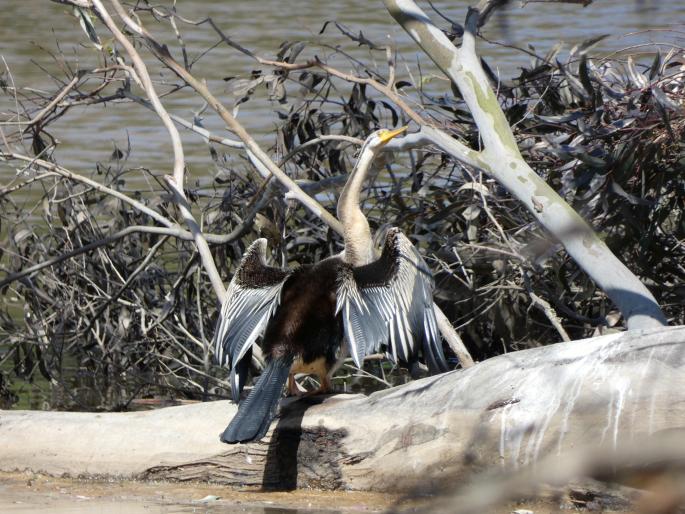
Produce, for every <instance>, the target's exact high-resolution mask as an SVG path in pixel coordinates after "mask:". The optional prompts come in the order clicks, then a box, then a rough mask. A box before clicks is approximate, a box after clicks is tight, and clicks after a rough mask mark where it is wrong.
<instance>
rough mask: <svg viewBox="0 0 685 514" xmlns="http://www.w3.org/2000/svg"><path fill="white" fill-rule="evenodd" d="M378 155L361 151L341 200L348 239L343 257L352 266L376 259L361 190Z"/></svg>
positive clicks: (340, 212) (339, 214) (370, 150)
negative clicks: (363, 209) (362, 205)
mask: <svg viewBox="0 0 685 514" xmlns="http://www.w3.org/2000/svg"><path fill="white" fill-rule="evenodd" d="M375 153H376V152H374V151H373V150H372V149H370V148H366V149H364V150H362V154H361V155H360V156H359V160H358V161H357V166H356V167H355V168H354V170H353V171H352V174H351V176H350V177H349V179H348V180H347V183H346V184H345V187H344V188H343V191H342V193H341V194H340V199H339V200H338V209H337V211H338V219H339V220H340V221H341V223H342V224H343V230H344V237H345V252H344V254H343V256H344V257H343V258H344V260H345V262H348V263H350V264H352V265H353V266H362V265H364V264H368V263H370V262H371V261H373V260H374V257H375V254H374V250H373V240H372V238H371V228H370V227H369V222H368V221H367V220H366V216H364V213H363V212H362V211H361V209H360V207H359V201H360V195H361V188H362V185H363V184H364V180H365V179H366V174H367V172H368V170H369V168H370V166H371V162H372V161H373V158H374V157H375Z"/></svg>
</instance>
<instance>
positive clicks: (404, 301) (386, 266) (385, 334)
mask: <svg viewBox="0 0 685 514" xmlns="http://www.w3.org/2000/svg"><path fill="white" fill-rule="evenodd" d="M433 288H434V285H433V278H432V276H431V273H430V270H429V269H428V266H427V265H426V263H425V262H424V260H423V258H422V257H421V254H419V252H418V250H417V249H416V248H415V247H414V245H412V243H411V242H410V241H409V239H407V238H406V236H404V235H403V234H402V232H400V230H399V229H397V228H394V229H391V230H390V231H388V235H387V237H386V240H385V246H384V248H383V252H382V254H381V256H380V257H379V258H378V259H377V260H376V261H374V262H372V263H370V264H367V265H366V266H359V267H352V266H344V267H343V268H342V271H341V274H340V277H339V282H338V303H337V310H338V312H342V314H343V316H342V317H343V327H344V331H345V336H346V337H347V340H348V342H349V346H350V352H351V354H352V358H353V360H354V362H355V363H356V364H357V366H361V363H362V360H363V359H364V357H365V356H366V355H370V354H372V353H377V352H379V351H381V350H382V349H383V348H384V347H388V348H387V350H388V353H389V355H390V356H391V357H392V358H393V359H394V360H395V361H398V362H404V363H409V362H412V361H415V360H416V359H417V358H418V355H419V353H423V355H424V359H425V361H426V364H427V365H428V367H429V369H430V371H431V372H432V373H437V372H441V371H446V370H447V369H448V368H447V362H446V361H445V356H444V354H443V352H442V344H441V341H440V337H439V334H438V328H437V321H436V319H435V312H434V310H433Z"/></svg>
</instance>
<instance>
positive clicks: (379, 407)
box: [0, 327, 685, 491]
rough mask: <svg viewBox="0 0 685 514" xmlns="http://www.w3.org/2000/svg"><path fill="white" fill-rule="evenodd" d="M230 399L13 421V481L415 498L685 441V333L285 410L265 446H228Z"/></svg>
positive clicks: (1, 416)
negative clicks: (580, 450)
mask: <svg viewBox="0 0 685 514" xmlns="http://www.w3.org/2000/svg"><path fill="white" fill-rule="evenodd" d="M235 411H236V408H235V406H234V405H232V404H231V403H230V402H227V401H220V402H212V403H204V404H195V405H188V406H182V407H171V408H166V409H160V410H156V411H148V412H135V413H107V414H99V413H69V412H29V411H0V470H1V471H12V470H17V469H18V470H24V469H30V470H33V471H43V472H47V473H49V474H55V475H61V474H68V475H73V476H78V475H84V474H87V475H108V476H120V477H127V478H146V479H172V480H212V481H216V482H220V483H225V484H230V485H257V486H259V485H261V486H265V487H278V488H286V489H287V488H295V487H315V488H323V489H335V488H346V489H357V490H386V491H390V490H406V488H408V487H412V486H417V485H419V484H421V483H422V482H424V481H426V480H427V479H429V478H432V479H437V478H446V479H449V480H455V481H456V480H460V479H461V478H463V477H464V476H465V475H466V474H467V473H470V472H472V471H478V470H481V469H485V468H493V467H498V468H504V469H507V468H508V469H516V468H517V467H519V466H522V465H525V464H528V463H531V462H534V461H536V460H538V459H540V458H542V457H543V456H549V455H555V454H557V453H558V454H561V453H564V452H568V451H571V450H573V448H576V447H580V446H583V447H586V446H588V445H591V444H597V445H603V446H604V447H605V448H606V446H607V445H609V447H612V446H614V447H619V446H621V445H622V444H626V443H630V441H631V440H638V439H639V438H643V437H647V436H653V435H654V436H656V435H657V434H659V433H666V432H667V431H668V432H672V431H675V430H683V431H684V433H685V327H672V328H664V329H658V330H650V331H629V332H622V333H616V334H611V335H606V336H602V337H597V338H593V339H586V340H582V341H572V342H568V343H559V344H555V345H551V346H546V347H541V348H534V349H530V350H525V351H521V352H516V353H510V354H507V355H502V356H500V357H496V358H493V359H490V360H487V361H485V362H481V363H479V364H477V365H476V366H474V367H472V368H469V369H467V370H460V371H454V372H451V373H446V374H443V375H439V376H436V377H431V378H427V379H423V380H419V381H416V382H412V383H410V384H407V385H406V386H402V387H397V388H394V389H390V390H387V391H382V392H378V393H375V394H372V395H371V396H368V397H365V396H361V395H354V396H352V395H335V396H327V397H320V398H311V399H309V400H306V399H305V400H293V399H287V400H283V401H282V404H281V411H282V414H281V416H280V418H278V419H277V420H276V421H275V422H274V427H272V431H271V432H270V434H269V435H268V436H267V437H266V438H265V439H264V440H263V441H261V442H257V443H251V444H247V445H235V446H227V445H224V444H222V443H220V442H219V434H220V432H221V431H222V430H223V429H224V427H225V426H226V424H227V422H228V421H229V419H230V417H231V416H232V415H233V414H234V413H235Z"/></svg>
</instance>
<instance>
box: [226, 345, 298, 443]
mask: <svg viewBox="0 0 685 514" xmlns="http://www.w3.org/2000/svg"><path fill="white" fill-rule="evenodd" d="M292 362H293V358H292V357H280V358H276V359H271V360H270V361H269V363H268V364H267V365H266V368H265V369H264V372H263V373H262V374H261V376H260V377H259V380H257V383H256V384H255V386H254V388H253V389H252V391H251V392H250V394H249V396H248V397H247V398H246V399H245V400H244V401H243V402H242V403H241V404H240V406H239V407H238V412H237V413H236V415H235V416H234V417H233V419H232V420H231V422H230V423H229V424H228V427H226V430H224V433H223V434H222V435H221V440H222V441H223V442H224V443H229V444H232V443H243V442H247V441H253V440H255V439H261V438H262V437H264V436H265V435H266V432H267V431H268V430H269V425H271V420H273V419H274V416H275V415H276V407H277V406H278V400H280V398H281V394H282V393H283V385H284V384H285V382H286V380H288V374H289V373H290V366H291V364H292Z"/></svg>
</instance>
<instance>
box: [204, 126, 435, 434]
mask: <svg viewBox="0 0 685 514" xmlns="http://www.w3.org/2000/svg"><path fill="white" fill-rule="evenodd" d="M406 129H407V127H401V128H399V129H394V130H389V129H380V130H377V131H375V132H373V133H371V134H370V135H369V137H368V138H367V139H366V141H365V142H364V144H363V145H362V149H361V150H360V153H359V158H358V160H357V163H356V165H355V167H354V169H353V171H352V173H351V174H350V176H349V177H348V179H347V182H346V184H345V187H344V188H343V191H342V192H341V194H340V197H339V199H338V204H337V215H338V219H339V220H340V221H341V223H342V225H343V236H344V249H343V251H342V252H341V253H339V254H336V255H333V256H330V257H327V258H325V259H323V260H321V261H319V262H317V263H316V264H313V265H304V266H300V267H298V268H295V269H281V268H278V267H274V266H270V265H268V264H267V241H266V239H264V238H260V239H257V240H255V241H254V242H253V243H252V244H251V245H250V246H249V247H248V248H247V250H246V251H245V253H244V254H243V256H242V258H241V261H240V264H239V265H238V267H237V269H236V271H235V273H234V275H233V278H232V279H231V282H230V283H229V285H228V288H227V291H226V296H225V300H224V301H223V304H222V306H221V311H220V314H219V318H218V320H217V325H216V329H215V333H214V338H213V342H212V344H213V348H214V354H215V358H216V361H217V362H218V364H220V365H222V366H225V367H228V368H229V369H230V385H231V395H232V399H233V401H234V402H235V403H239V406H238V412H237V413H236V415H235V416H234V417H233V418H232V419H231V421H230V423H229V425H228V427H227V428H226V429H225V430H224V432H223V433H222V435H221V437H220V439H221V441H223V442H225V443H229V444H233V443H243V442H248V441H252V440H258V439H261V438H262V437H264V436H265V435H266V433H267V432H268V429H269V426H270V424H271V421H272V420H273V418H274V417H275V415H276V410H277V407H278V403H279V400H280V398H281V396H282V394H283V389H284V386H285V385H286V383H287V384H288V390H289V391H290V393H293V394H297V392H298V391H297V385H296V383H295V380H294V376H295V374H298V373H307V374H315V375H318V377H319V379H320V384H321V385H320V387H319V389H318V390H316V391H314V392H313V393H312V394H318V393H325V392H328V391H329V390H330V388H331V377H332V375H333V373H334V372H335V370H336V369H337V367H338V366H339V365H340V363H341V362H342V360H343V359H344V358H345V357H346V356H347V354H348V353H349V354H350V355H351V357H352V359H353V361H354V362H355V364H356V365H357V366H358V367H361V366H362V361H363V359H364V357H365V356H367V355H370V354H374V353H378V352H381V351H385V352H386V354H387V355H388V356H389V358H390V359H392V360H393V361H395V362H397V363H399V364H401V365H413V364H416V362H417V361H418V358H419V353H422V354H423V358H424V360H425V363H426V365H427V366H428V369H429V371H430V372H431V373H440V372H444V371H447V370H448V366H447V362H446V360H445V356H444V353H443V351H442V342H441V340H440V337H439V333H438V328H437V321H436V317H435V312H434V310H433V298H432V294H433V289H434V283H433V278H432V274H431V272H430V269H429V268H428V266H427V265H426V263H425V262H424V260H423V258H422V257H421V254H420V253H419V252H418V250H417V249H416V247H414V245H413V244H412V243H411V241H410V240H409V239H408V238H407V237H406V236H405V235H404V234H403V233H402V232H401V230H400V229H399V228H390V229H389V230H388V231H387V234H386V236H385V243H384V245H383V248H382V251H381V253H380V256H378V257H377V256H376V252H375V251H374V246H373V240H372V237H371V230H370V227H369V224H368V221H367V219H366V217H365V216H364V214H363V212H362V211H361V208H360V205H359V198H360V194H361V188H362V186H363V184H364V181H365V179H366V175H367V172H368V170H369V168H370V166H371V163H372V162H373V159H374V158H375V156H376V155H377V154H378V153H379V152H380V150H381V149H382V148H383V146H385V145H386V144H387V143H388V142H389V141H390V140H391V139H393V138H394V137H396V136H398V135H399V134H401V133H403V132H404V131H405V130H406ZM260 339H261V345H260V346H261V348H262V352H263V354H264V356H265V362H266V365H265V368H264V370H263V372H262V374H261V375H260V376H259V378H258V380H257V382H256V384H255V385H254V387H253V388H252V390H251V391H250V393H249V395H248V396H247V398H246V399H244V400H242V401H240V393H241V391H242V390H243V387H244V385H245V382H246V379H247V374H248V368H249V363H250V360H251V357H252V348H253V345H254V344H255V343H256V342H257V341H258V340H260Z"/></svg>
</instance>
